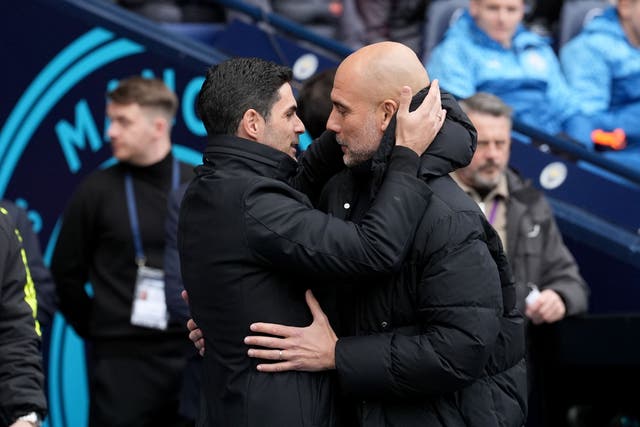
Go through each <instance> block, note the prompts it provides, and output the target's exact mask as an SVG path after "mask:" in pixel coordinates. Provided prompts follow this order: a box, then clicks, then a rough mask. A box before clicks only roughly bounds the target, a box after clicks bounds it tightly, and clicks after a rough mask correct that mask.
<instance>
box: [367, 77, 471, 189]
mask: <svg viewBox="0 0 640 427" xmlns="http://www.w3.org/2000/svg"><path fill="white" fill-rule="evenodd" d="M428 92H429V87H426V88H424V89H422V90H421V91H419V92H418V93H417V94H416V95H415V96H414V97H413V99H412V100H411V105H410V110H411V111H413V110H414V109H416V108H417V107H418V106H419V105H420V104H421V103H422V101H423V100H424V98H425V96H427V93H428ZM440 93H441V101H442V106H443V107H444V108H445V109H446V110H447V117H446V119H445V124H444V125H443V128H442V130H441V131H440V132H439V133H438V135H436V139H435V140H434V142H433V143H432V144H431V146H430V147H429V148H428V149H427V151H426V153H425V154H424V155H423V156H422V157H421V158H420V171H419V176H420V177H421V178H423V179H425V180H426V179H430V178H434V177H439V176H444V175H447V174H448V173H450V172H452V171H454V170H455V169H457V168H459V167H463V166H466V165H467V164H469V162H470V161H471V158H472V157H473V151H474V150H475V146H476V139H477V133H476V130H475V128H474V127H473V124H472V123H471V121H470V120H469V118H468V117H467V115H466V114H465V113H464V112H463V111H462V109H461V108H460V106H459V105H458V103H457V102H456V100H455V98H454V97H453V96H452V95H451V94H450V93H448V92H446V91H444V90H442V89H441V90H440ZM453 127H456V128H457V129H458V130H459V133H455V132H454V128H453ZM460 132H461V133H460ZM462 134H463V135H462ZM395 135H396V116H395V115H394V116H393V118H392V119H391V122H390V123H389V126H388V127H387V129H386V131H385V132H384V135H383V136H382V140H381V142H380V147H379V148H378V151H377V152H376V153H375V154H374V156H373V158H372V159H371V161H370V163H369V162H367V163H366V164H364V165H363V166H365V165H366V166H369V170H370V171H371V173H372V174H373V179H374V185H373V188H372V190H373V191H374V192H375V191H376V190H377V188H378V187H379V185H380V184H381V182H382V177H383V175H384V172H385V171H386V167H387V163H388V161H389V158H390V157H391V152H392V151H393V147H394V146H395V143H396V137H395ZM460 135H462V136H460ZM458 136H460V137H464V138H467V139H468V140H469V141H470V144H469V145H470V146H472V147H471V148H470V147H469V146H467V147H466V148H465V149H462V150H460V149H459V150H455V151H454V148H453V144H450V138H451V137H458Z"/></svg>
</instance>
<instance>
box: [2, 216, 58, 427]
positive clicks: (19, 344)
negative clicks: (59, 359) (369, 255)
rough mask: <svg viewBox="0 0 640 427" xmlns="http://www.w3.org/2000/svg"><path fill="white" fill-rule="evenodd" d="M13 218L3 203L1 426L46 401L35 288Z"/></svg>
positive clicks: (42, 408) (39, 409) (40, 410)
mask: <svg viewBox="0 0 640 427" xmlns="http://www.w3.org/2000/svg"><path fill="white" fill-rule="evenodd" d="M13 222H14V220H12V219H11V218H10V217H9V214H8V213H7V211H6V210H5V209H4V208H2V207H0V426H2V427H4V426H9V425H11V424H13V422H14V421H15V420H16V418H18V417H19V416H21V415H26V414H28V413H29V412H32V411H35V412H38V413H39V414H40V416H43V415H44V414H45V413H46V409H47V403H46V400H45V396H44V391H43V389H44V375H43V374H42V356H41V354H40V337H39V335H40V331H39V327H38V326H37V324H36V321H35V319H34V316H35V313H34V311H33V309H34V308H35V306H33V304H35V302H36V301H35V299H36V295H35V292H36V291H35V289H34V285H33V282H31V280H30V278H29V276H28V274H27V269H26V268H27V264H26V263H25V258H24V257H25V255H24V250H23V248H22V246H21V243H20V241H19V240H18V239H19V238H18V234H16V229H15V228H14V225H13Z"/></svg>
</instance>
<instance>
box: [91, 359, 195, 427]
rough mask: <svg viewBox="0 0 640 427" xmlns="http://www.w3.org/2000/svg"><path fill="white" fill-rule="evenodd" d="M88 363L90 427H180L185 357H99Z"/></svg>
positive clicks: (181, 426) (186, 424)
mask: <svg viewBox="0 0 640 427" xmlns="http://www.w3.org/2000/svg"><path fill="white" fill-rule="evenodd" d="M90 358H91V360H90V362H89V367H88V368H89V389H90V397H91V402H90V407H89V426H90V427H130V426H131V427H133V426H139V427H146V426H148V427H157V426H167V427H174V426H175V427H184V426H188V425H189V423H187V422H186V421H185V420H184V419H183V418H182V417H181V416H179V415H178V400H179V391H180V382H181V378H182V372H183V369H184V367H185V363H186V357H185V356H180V355H157V354H149V355H143V356H141V355H138V356H130V357H125V356H112V355H109V356H100V355H98V354H95V353H94V352H92V354H91V355H90Z"/></svg>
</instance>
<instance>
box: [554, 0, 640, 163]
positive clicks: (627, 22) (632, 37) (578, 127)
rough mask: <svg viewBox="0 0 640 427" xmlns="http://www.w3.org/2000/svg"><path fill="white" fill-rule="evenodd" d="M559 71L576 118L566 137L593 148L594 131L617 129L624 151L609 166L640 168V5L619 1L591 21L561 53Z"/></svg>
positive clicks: (638, 0) (614, 155)
mask: <svg viewBox="0 0 640 427" xmlns="http://www.w3.org/2000/svg"><path fill="white" fill-rule="evenodd" d="M560 60H561V63H562V68H563V70H564V73H565V75H566V76H567V80H568V82H569V85H570V86H571V89H572V90H573V94H572V97H574V98H575V99H576V100H578V101H579V102H578V104H579V105H580V114H578V115H576V116H575V117H574V118H572V119H571V120H570V121H569V122H568V125H567V133H568V134H569V135H571V136H572V137H574V138H575V139H577V140H579V141H580V142H582V143H584V144H585V145H586V146H587V147H588V148H593V146H594V145H593V142H592V141H593V140H592V137H591V133H592V131H594V130H596V129H601V130H603V131H605V132H611V131H614V130H615V129H616V128H620V129H622V130H624V132H625V134H626V143H627V147H626V149H623V150H622V151H614V152H607V153H606V154H605V155H606V156H607V157H610V158H612V159H613V160H616V161H619V162H621V163H623V164H626V165H628V166H632V167H634V168H637V167H638V165H640V119H639V118H640V0H618V4H617V6H615V7H613V6H612V7H610V8H609V9H607V10H606V11H605V12H604V14H603V15H601V16H598V17H596V18H594V19H593V20H592V21H590V22H589V23H588V24H587V25H586V26H585V27H584V29H583V30H582V32H581V33H580V34H579V35H578V36H576V37H575V38H574V39H573V40H571V41H570V42H569V43H567V44H566V45H565V46H564V47H563V48H562V50H561V53H560Z"/></svg>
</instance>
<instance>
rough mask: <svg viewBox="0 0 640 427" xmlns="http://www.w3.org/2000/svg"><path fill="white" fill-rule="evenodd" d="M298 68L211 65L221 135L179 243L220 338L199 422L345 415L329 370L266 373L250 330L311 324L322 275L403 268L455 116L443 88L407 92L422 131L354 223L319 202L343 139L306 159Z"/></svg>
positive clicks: (208, 101) (279, 421)
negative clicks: (439, 139) (311, 302)
mask: <svg viewBox="0 0 640 427" xmlns="http://www.w3.org/2000/svg"><path fill="white" fill-rule="evenodd" d="M291 78H292V73H291V70H290V69H289V68H286V67H283V66H279V65H276V64H274V63H271V62H267V61H263V60H260V59H257V58H234V59H230V60H228V61H225V62H222V63H220V64H218V65H215V66H213V67H211V68H210V69H209V71H208V72H207V76H206V79H205V82H204V83H203V86H202V89H201V91H200V94H199V97H198V103H197V108H198V113H199V115H200V117H201V118H202V121H203V123H204V125H205V127H206V129H207V133H208V138H209V142H208V145H207V147H206V149H205V152H204V164H203V165H202V166H200V167H199V168H198V170H197V176H196V178H195V179H194V180H193V181H192V183H191V184H190V185H189V188H188V189H187V192H186V194H185V196H184V199H183V202H182V207H181V211H180V218H179V233H178V248H179V251H180V258H181V271H182V277H183V281H184V285H185V288H186V289H187V290H188V291H189V297H190V298H189V299H190V307H191V312H192V313H193V316H194V318H195V319H196V321H197V322H198V324H199V326H200V327H201V328H202V330H203V332H204V334H205V336H206V339H207V342H208V345H207V348H208V349H209V351H208V352H207V353H206V355H205V358H204V363H203V379H202V383H203V392H204V399H203V400H202V402H203V403H204V407H203V408H201V416H200V418H199V424H201V425H212V426H213V425H215V426H218V425H234V426H236V425H238V426H240V425H241V426H285V425H286V426H293V425H317V426H320V425H323V426H324V425H326V426H332V425H335V424H336V423H337V414H336V409H335V407H334V398H335V397H336V394H335V393H334V386H335V385H334V382H333V378H332V375H331V374H328V373H308V372H288V373H283V374H282V375H271V374H266V373H261V372H258V371H257V370H256V365H257V362H255V361H254V360H252V359H250V358H248V357H247V356H246V351H247V347H246V346H245V345H244V344H243V342H242V340H243V337H244V336H245V335H246V334H247V332H248V327H249V325H250V324H251V323H253V322H255V321H258V320H264V319H267V320H271V321H274V322H283V323H289V324H294V325H304V324H307V323H308V322H309V321H310V315H309V312H308V309H307V306H306V304H305V302H304V292H305V289H306V285H307V283H308V281H309V280H310V278H312V277H314V278H321V279H322V280H323V283H324V285H325V286H327V285H329V284H331V283H332V282H333V281H334V280H335V279H336V278H343V279H347V278H367V277H372V276H375V275H380V274H385V273H389V272H391V271H393V270H395V269H397V268H398V266H399V265H400V263H401V261H402V258H403V256H404V254H405V253H406V250H407V249H408V247H409V245H410V243H411V236H412V234H413V230H414V228H415V226H416V223H417V221H418V219H419V218H420V217H421V216H422V213H423V211H424V209H425V207H426V205H427V202H428V200H429V195H430V191H429V189H428V187H427V186H426V185H424V183H423V182H421V181H420V180H419V179H418V178H417V171H418V166H419V155H421V154H422V153H423V152H424V150H425V149H426V148H427V147H428V145H429V144H430V143H431V141H432V140H433V138H434V137H435V135H436V133H437V132H438V130H439V129H440V127H441V125H442V122H443V121H444V114H443V112H442V109H441V106H440V98H439V92H438V91H437V90H434V91H432V93H431V95H430V96H429V98H428V99H427V100H426V102H425V104H424V107H425V108H423V109H421V110H419V111H417V112H415V113H411V114H409V113H408V104H409V100H410V91H409V90H408V88H406V90H405V91H404V92H403V97H402V100H403V102H402V104H401V105H400V111H401V113H400V115H401V116H402V118H403V119H405V121H406V120H407V116H411V117H416V116H418V114H421V116H418V118H417V119H416V120H412V121H411V122H412V123H413V124H415V126H416V127H417V128H418V131H417V132H414V133H413V135H417V137H415V138H410V137H405V135H404V134H403V135H401V137H400V138H399V140H398V143H397V144H396V147H395V148H394V149H393V154H392V159H391V163H390V166H389V170H388V172H387V174H386V176H385V179H384V181H383V183H382V184H381V192H380V194H379V197H378V198H377V201H376V203H375V204H374V205H373V206H372V207H371V209H370V210H369V211H368V213H367V215H365V218H364V219H363V220H362V221H361V223H360V225H356V224H353V223H350V222H345V221H342V220H338V219H336V218H335V217H333V216H331V215H326V214H324V213H322V212H320V211H317V210H314V209H313V205H312V201H315V200H316V199H317V195H318V194H319V192H320V190H321V188H322V186H323V184H324V183H325V182H326V180H327V179H328V178H329V177H330V176H331V175H332V174H334V173H335V172H336V171H338V170H340V169H342V168H343V163H342V161H341V157H342V152H343V151H344V149H341V146H340V145H338V144H336V143H335V141H334V138H333V135H332V134H326V135H324V136H323V137H322V138H320V139H319V140H318V141H316V142H314V143H313V144H312V145H311V147H310V148H309V149H308V150H307V151H306V152H305V155H304V156H303V157H302V158H301V160H300V163H297V162H296V160H295V154H296V145H297V142H298V136H299V135H300V134H301V133H302V132H303V131H304V126H303V124H302V122H301V121H300V119H299V118H298V116H297V114H296V101H295V99H294V97H293V92H292V90H291V86H290V83H289V82H290V81H291ZM396 90H398V92H399V91H400V86H399V87H398V88H396ZM405 130H406V129H405ZM463 143H464V142H463ZM299 190H302V191H304V193H303V192H301V191H299ZM276 353H277V352H276ZM280 354H281V353H280Z"/></svg>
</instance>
